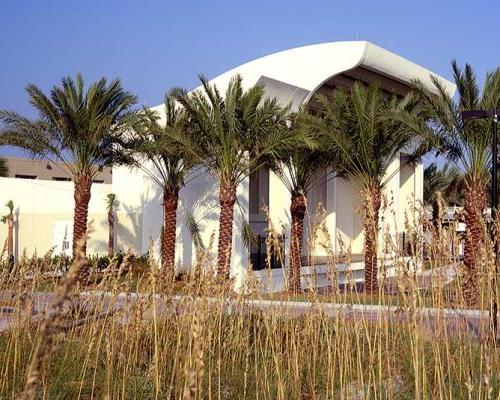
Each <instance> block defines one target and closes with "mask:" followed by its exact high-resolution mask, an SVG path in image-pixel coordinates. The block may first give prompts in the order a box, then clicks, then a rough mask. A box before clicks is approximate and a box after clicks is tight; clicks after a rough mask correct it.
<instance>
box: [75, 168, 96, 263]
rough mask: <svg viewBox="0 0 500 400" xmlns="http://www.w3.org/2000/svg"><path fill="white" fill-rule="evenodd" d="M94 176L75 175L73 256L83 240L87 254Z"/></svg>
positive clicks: (83, 249) (83, 247) (84, 254)
mask: <svg viewBox="0 0 500 400" xmlns="http://www.w3.org/2000/svg"><path fill="white" fill-rule="evenodd" d="M91 187H92V177H91V176H90V175H89V174H81V175H77V176H75V192H74V199H75V215H74V218H73V257H76V252H77V248H78V246H77V244H78V242H79V241H80V240H83V243H82V246H81V248H80V249H81V251H82V252H83V256H85V257H86V254H87V238H86V236H87V218H88V213H89V201H90V188H91Z"/></svg>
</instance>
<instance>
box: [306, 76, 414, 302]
mask: <svg viewBox="0 0 500 400" xmlns="http://www.w3.org/2000/svg"><path fill="white" fill-rule="evenodd" d="M318 100H319V103H320V106H321V107H322V110H321V111H322V114H321V116H320V117H317V118H311V119H310V123H312V126H313V128H315V129H316V130H317V131H318V132H321V133H323V135H324V137H325V138H326V141H327V142H326V144H325V145H326V146H330V147H331V148H332V149H335V151H338V152H339V155H340V157H341V160H342V161H341V165H342V171H340V172H341V173H342V175H343V176H344V177H346V178H347V179H349V180H351V181H352V182H359V183H360V184H361V187H362V192H361V193H362V200H363V207H362V210H363V211H362V216H363V224H364V231H365V241H364V259H365V290H366V291H367V292H375V291H377V290H378V281H377V274H378V267H377V237H378V231H379V213H380V207H381V203H382V191H383V189H384V187H385V186H386V184H387V183H388V181H389V180H390V177H391V176H392V175H391V176H387V170H388V167H389V165H390V164H391V162H392V161H393V160H394V159H395V158H396V157H399V155H400V153H401V152H405V151H409V150H410V147H412V146H411V145H412V144H413V143H414V138H415V135H414V134H412V133H410V130H408V129H405V127H404V125H403V124H402V123H401V122H399V121H398V119H397V118H395V115H396V114H397V115H399V114H400V113H402V112H404V111H406V112H408V113H410V116H412V117H415V118H417V117H418V115H417V111H416V105H417V102H416V101H415V98H414V97H413V96H412V95H411V94H409V95H407V96H405V97H404V98H402V99H398V98H396V97H395V96H393V97H388V96H387V95H386V94H385V93H383V92H382V91H381V90H380V89H379V87H378V85H377V84H371V85H370V86H368V87H364V86H363V85H362V84H359V83H355V84H354V85H353V86H352V87H351V88H350V89H336V90H335V91H334V93H333V97H332V98H331V99H327V98H326V97H323V96H320V97H319V98H318ZM411 159H412V157H409V158H408V160H411ZM408 162H409V161H408Z"/></svg>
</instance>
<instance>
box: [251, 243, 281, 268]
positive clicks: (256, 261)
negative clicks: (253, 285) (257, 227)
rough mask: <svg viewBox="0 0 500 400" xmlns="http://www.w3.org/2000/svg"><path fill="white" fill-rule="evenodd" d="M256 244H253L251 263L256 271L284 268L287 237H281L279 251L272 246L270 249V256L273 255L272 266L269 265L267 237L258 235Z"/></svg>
mask: <svg viewBox="0 0 500 400" xmlns="http://www.w3.org/2000/svg"><path fill="white" fill-rule="evenodd" d="M256 239H257V240H256V241H255V243H253V244H252V246H251V250H250V262H251V263H252V268H253V270H254V271H258V270H261V269H265V268H266V267H270V268H271V269H276V268H282V267H283V264H282V258H283V256H284V254H285V252H284V248H285V237H284V236H281V237H280V238H279V240H278V243H279V247H280V248H279V249H276V248H275V246H273V245H271V248H270V249H269V254H270V255H271V259H270V260H269V261H270V264H271V265H269V266H268V265H267V262H268V260H267V250H268V249H267V243H266V242H267V237H266V236H262V235H258V236H257V237H256Z"/></svg>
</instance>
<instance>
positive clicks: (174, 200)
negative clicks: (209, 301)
mask: <svg viewBox="0 0 500 400" xmlns="http://www.w3.org/2000/svg"><path fill="white" fill-rule="evenodd" d="M178 203H179V192H178V191H169V190H164V191H163V243H162V267H163V270H164V271H165V276H166V279H167V280H172V279H173V278H174V272H175V270H174V268H175V239H176V228H177V205H178Z"/></svg>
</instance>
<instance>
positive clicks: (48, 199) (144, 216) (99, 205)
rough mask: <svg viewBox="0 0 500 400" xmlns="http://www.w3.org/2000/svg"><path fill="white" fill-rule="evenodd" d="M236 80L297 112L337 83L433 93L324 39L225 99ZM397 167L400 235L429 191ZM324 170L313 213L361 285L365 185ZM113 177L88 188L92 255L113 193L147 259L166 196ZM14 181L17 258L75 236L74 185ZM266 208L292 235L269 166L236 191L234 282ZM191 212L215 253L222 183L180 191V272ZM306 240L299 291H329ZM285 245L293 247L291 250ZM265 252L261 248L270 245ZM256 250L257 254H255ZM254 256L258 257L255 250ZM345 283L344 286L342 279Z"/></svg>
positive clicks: (356, 49)
mask: <svg viewBox="0 0 500 400" xmlns="http://www.w3.org/2000/svg"><path fill="white" fill-rule="evenodd" d="M235 74H240V75H241V76H242V78H243V86H244V87H245V88H250V87H251V86H253V85H256V84H259V85H263V86H264V87H265V91H266V94H267V95H269V96H271V97H277V98H278V99H279V100H280V101H281V102H282V103H283V104H289V103H290V104H292V109H293V110H296V109H298V107H299V106H300V105H308V104H309V105H310V104H311V103H312V101H313V99H314V95H315V94H317V93H328V92H331V91H332V90H333V89H334V88H335V87H342V86H344V87H345V86H350V85H352V83H353V82H355V81H362V82H366V83H369V82H373V81H377V82H379V85H380V87H381V89H382V90H384V91H387V92H390V93H395V94H398V95H404V94H405V93H406V92H407V91H408V90H409V85H410V83H411V81H412V80H414V79H420V80H421V81H422V82H423V83H424V84H425V85H426V86H428V87H429V88H432V85H431V80H430V76H431V74H432V72H431V71H429V70H427V69H425V68H423V67H421V66H419V65H416V64H414V63H412V62H411V61H408V60H406V59H404V58H402V57H400V56H398V55H396V54H394V53H391V52H389V51H387V50H385V49H382V48H380V47H378V46H376V45H373V44H371V43H368V42H360V41H356V42H334V43H324V44H318V45H312V46H305V47H300V48H296V49H291V50H286V51H282V52H279V53H275V54H271V55H268V56H265V57H262V58H259V59H257V60H254V61H251V62H248V63H246V64H243V65H241V66H238V67H236V68H233V69H231V70H229V71H227V72H226V73H224V74H222V75H219V76H217V77H215V78H214V79H212V80H211V81H210V82H211V83H212V84H215V85H217V87H218V88H219V90H220V92H221V93H224V91H225V88H226V86H227V84H228V83H229V80H230V79H231V77H233V76H234V75H235ZM438 78H439V77H438ZM440 79H441V80H442V82H443V84H444V86H445V88H446V89H447V90H448V92H449V93H450V94H453V93H454V90H455V86H454V85H453V84H452V83H451V82H449V81H447V80H445V79H443V78H440ZM155 108H156V109H157V110H158V111H159V112H162V111H163V106H162V105H161V106H158V107H155ZM401 157H403V155H402V156H401ZM399 166H400V158H397V159H395V160H393V162H392V164H391V167H390V171H388V174H389V176H390V181H389V184H388V185H387V188H386V195H387V196H388V197H389V198H390V199H391V209H390V210H388V211H387V213H388V214H387V216H386V218H384V221H386V223H387V221H389V220H390V223H388V224H387V225H388V227H387V229H389V230H390V232H391V234H393V235H394V237H395V238H396V237H399V236H400V235H401V234H402V233H403V232H404V216H405V213H407V212H409V211H410V210H411V204H412V203H413V204H414V203H415V202H418V201H419V200H422V192H423V167H422V165H417V166H415V167H410V166H404V167H403V168H399ZM327 174H328V173H327V172H325V177H324V178H323V179H318V183H317V185H316V186H315V188H314V189H313V190H312V193H311V194H310V195H309V198H308V210H309V213H311V214H314V212H315V210H316V209H317V206H318V204H319V203H321V204H322V205H323V206H324V207H325V208H326V220H325V223H326V226H327V228H328V231H329V234H330V237H331V242H332V247H333V250H334V251H336V252H338V251H339V246H340V242H341V241H342V242H343V243H345V245H346V246H348V247H350V249H351V251H352V254H353V262H352V264H351V267H350V268H351V269H352V270H353V276H354V278H355V279H360V278H361V277H362V268H363V264H362V262H361V260H362V249H363V229H362V224H361V218H360V216H359V214H358V212H357V208H358V206H359V204H360V203H359V193H358V192H359V188H358V187H357V186H356V185H355V184H351V183H349V182H346V181H343V180H341V179H334V180H331V179H326V175H327ZM6 180H9V181H12V179H9V178H4V179H1V181H2V182H3V183H5V184H7V183H6ZM112 180H113V181H112V185H109V184H100V185H94V186H95V187H94V188H93V191H92V199H91V201H90V217H89V219H90V220H93V221H94V222H93V228H94V231H95V233H94V237H93V238H92V240H91V241H90V243H89V247H88V249H89V252H98V253H101V254H104V253H105V251H106V241H105V238H106V237H107V225H106V219H105V218H106V211H105V206H104V204H105V196H106V194H107V193H110V192H113V193H115V194H117V196H118V199H119V201H120V206H119V209H118V226H117V229H116V231H117V248H120V249H123V250H127V249H132V250H133V251H135V252H137V253H145V252H146V251H147V250H148V246H149V242H150V240H153V241H154V242H155V243H156V245H158V239H159V236H160V230H161V225H162V219H163V218H162V207H161V205H162V192H161V190H160V188H158V187H157V186H156V184H155V183H154V182H153V181H152V180H151V178H149V177H148V176H146V175H145V174H144V173H142V172H141V171H138V170H134V171H130V170H129V169H127V168H124V167H120V168H114V169H113V178H112ZM18 181H19V180H18ZM15 185H16V188H15V190H12V191H10V190H9V191H5V190H2V192H1V194H0V204H3V203H5V202H6V201H7V200H9V199H12V200H14V203H15V204H16V206H17V209H16V212H17V214H18V215H19V221H18V227H17V229H18V232H19V236H18V239H17V244H16V251H17V253H18V254H20V253H21V252H22V251H23V249H26V250H27V252H28V253H32V252H33V251H34V250H35V249H36V250H37V251H38V253H39V254H40V253H43V252H45V251H47V250H48V249H49V248H50V247H52V246H58V245H59V242H60V241H61V235H62V233H61V232H59V231H62V230H68V231H71V230H72V227H71V226H70V221H71V216H72V208H73V202H72V189H73V188H72V184H71V183H70V182H44V183H43V184H42V183H40V182H35V181H34V182H27V181H23V182H22V183H20V182H17V183H16V184H15ZM30 185H32V186H30ZM33 185H35V186H33ZM28 186H29V187H28ZM263 205H266V206H267V207H268V210H269V217H270V219H271V221H272V223H273V225H274V227H275V228H277V229H278V230H280V231H281V232H282V233H283V234H284V235H285V237H286V238H289V236H290V233H289V231H290V212H289V208H290V195H289V193H288V191H287V190H286V188H285V187H284V186H283V184H282V183H281V181H280V180H279V178H278V177H277V176H276V175H274V174H273V173H269V172H267V171H264V170H261V171H258V173H255V174H253V175H252V177H250V178H248V179H246V180H245V181H244V182H243V183H242V184H241V185H240V186H239V188H238V203H237V205H236V210H235V218H234V227H233V257H232V262H231V274H232V275H233V277H234V278H235V280H236V283H237V285H241V283H242V282H243V281H244V279H245V276H246V274H247V273H248V266H249V260H250V251H249V249H247V248H246V247H245V245H244V240H243V234H242V226H243V224H244V223H245V222H247V223H249V224H250V226H251V227H252V230H253V231H254V232H255V233H256V234H258V235H262V236H265V234H266V233H265V229H266V227H267V221H266V219H265V216H264V214H263V212H262V206H263ZM189 214H192V215H194V217H195V219H196V220H197V221H198V224H199V226H200V228H201V235H202V238H203V241H204V243H205V244H208V243H209V241H210V238H211V236H212V235H215V241H214V244H215V245H214V247H213V249H212V251H213V252H214V253H215V252H216V251H217V249H216V243H217V240H216V239H217V233H218V232H217V231H218V218H219V204H218V188H217V181H216V180H215V179H214V178H213V177H212V176H210V175H208V174H206V173H205V174H201V175H198V176H196V177H195V179H194V180H191V181H190V182H189V184H188V185H187V186H186V187H185V188H184V189H182V191H181V193H180V202H179V209H178V212H177V248H176V265H177V266H178V268H184V269H187V268H189V266H190V265H192V263H193V260H194V254H195V249H194V245H193V241H192V238H191V234H190V232H189V229H188V224H187V216H188V215H189ZM394 216H395V217H394ZM311 219H312V216H311V215H309V216H308V217H306V226H307V225H310V223H309V222H310V221H311ZM394 219H395V220H394ZM308 221H309V222H308ZM383 229H385V228H383ZM5 231H6V228H5V226H0V235H1V236H0V237H5ZM308 235H309V233H308V229H306V232H305V243H304V246H303V248H304V255H308V256H311V258H312V259H313V261H314V262H313V263H314V264H315V265H314V266H306V267H303V268H302V270H303V271H302V274H303V277H304V279H303V285H304V286H307V285H309V284H312V283H311V279H312V278H314V280H315V283H314V284H316V285H326V284H328V279H327V277H326V275H325V266H324V265H322V263H324V258H325V257H324V256H325V255H326V253H325V250H324V248H323V247H322V246H316V247H313V248H311V246H308V244H307V237H308ZM285 248H286V249H287V248H288V244H286V245H285ZM263 251H264V252H265V249H264V250H263ZM253 252H254V253H255V249H253ZM253 258H254V260H255V254H254V257H253ZM342 268H343V266H340V270H342ZM253 273H254V274H255V276H256V277H257V278H258V279H260V280H261V281H262V282H263V284H264V285H267V286H268V289H269V290H279V289H281V288H283V285H284V279H283V277H284V270H283V269H282V268H277V269H273V270H272V272H271V275H272V277H271V280H269V275H268V273H267V271H265V270H259V271H254V272H253ZM340 278H341V280H342V279H344V278H345V277H342V276H341V277H340ZM271 285H272V287H270V286H271Z"/></svg>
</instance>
